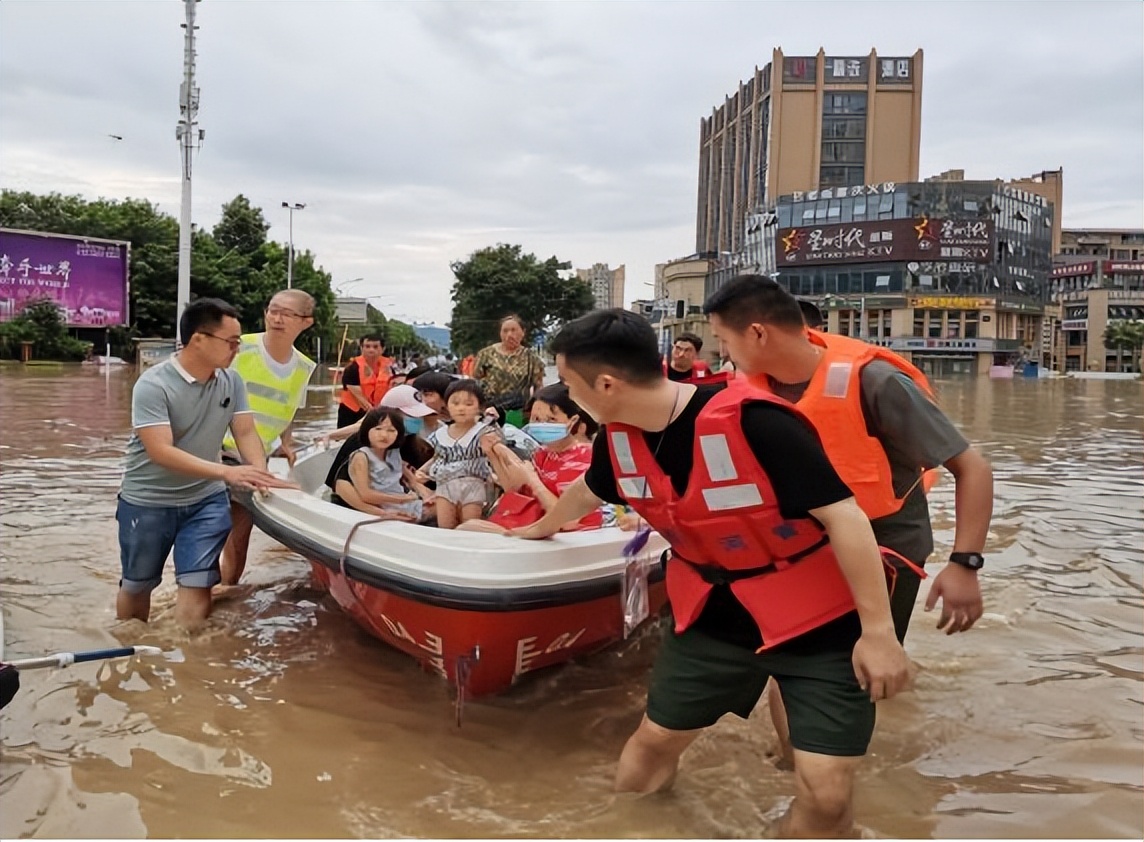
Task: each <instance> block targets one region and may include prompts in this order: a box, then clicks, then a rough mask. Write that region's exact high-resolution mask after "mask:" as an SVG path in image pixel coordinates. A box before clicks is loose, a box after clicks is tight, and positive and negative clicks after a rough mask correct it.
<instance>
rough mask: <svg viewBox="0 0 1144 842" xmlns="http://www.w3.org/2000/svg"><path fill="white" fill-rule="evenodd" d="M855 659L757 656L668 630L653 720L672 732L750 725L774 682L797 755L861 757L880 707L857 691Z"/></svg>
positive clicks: (837, 652) (846, 652) (841, 654)
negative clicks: (726, 723) (725, 720)
mask: <svg viewBox="0 0 1144 842" xmlns="http://www.w3.org/2000/svg"><path fill="white" fill-rule="evenodd" d="M851 651H852V650H851V649H850V648H847V647H835V648H828V649H823V650H815V651H810V652H807V651H798V650H795V651H784V648H783V647H778V648H777V649H775V651H773V652H764V653H762V654H756V653H755V652H753V651H752V650H751V649H749V648H746V647H743V646H736V645H734V644H731V643H725V642H723V641H721V640H716V639H715V638H713V637H711V636H710V635H707V634H704V633H703V632H699V631H695V630H694V629H688V630H687V631H685V632H684V633H683V634H679V635H677V634H675V632H674V630H673V629H672V628H671V627H670V626H669V627H668V628H667V633H666V635H665V637H664V641H663V648H662V649H661V650H660V653H659V656H658V657H657V658H656V662H655V667H654V669H653V670H652V676H651V686H650V688H649V689H648V701H647V715H648V718H649V719H650V720H651V721H652V722H654V723H655V724H656V725H659V726H661V727H663V728H668V729H670V730H673V731H690V730H693V729H696V728H706V727H708V726H710V725H714V724H715V723H716V722H717V721H718V720H719V719H720V718H721V717H722V716H723V715H724V714H727V713H733V714H735V715H736V716H739V717H742V718H743V719H746V718H747V717H748V716H750V715H751V711H752V710H754V708H755V705H756V704H758V701H759V697H760V696H761V695H762V692H763V688H764V687H765V686H766V683H767V679H768V678H770V677H771V676H774V677H775V678H776V679H777V680H778V681H779V682H780V683H781V686H782V699H783V704H784V706H785V707H786V711H787V718H788V720H789V721H790V737H791V744H792V745H793V746H794V747H795V748H796V749H799V750H800V751H808V752H813V753H815V754H827V755H832V756H836V757H860V756H862V755H864V754H865V753H866V748H867V747H868V746H869V744H870V735H871V734H873V732H874V703H873V702H872V701H870V696H869V694H868V693H866V692H865V691H863V690H862V688H861V687H859V686H858V679H857V677H856V676H855V675H854V665H853V664H852V663H851Z"/></svg>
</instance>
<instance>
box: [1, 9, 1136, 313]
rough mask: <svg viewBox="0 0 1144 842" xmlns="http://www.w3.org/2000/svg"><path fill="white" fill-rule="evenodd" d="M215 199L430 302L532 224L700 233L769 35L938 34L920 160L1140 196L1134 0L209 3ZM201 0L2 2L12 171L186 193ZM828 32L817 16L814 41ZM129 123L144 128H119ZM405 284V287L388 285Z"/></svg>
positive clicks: (886, 45)
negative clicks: (726, 112)
mask: <svg viewBox="0 0 1144 842" xmlns="http://www.w3.org/2000/svg"><path fill="white" fill-rule="evenodd" d="M198 12H199V24H200V30H199V36H200V42H199V84H200V86H201V88H202V111H201V114H200V121H201V124H202V126H203V128H204V129H206V132H207V137H206V143H205V145H204V147H203V149H202V152H201V153H200V155H199V156H198V159H197V161H196V169H195V218H196V221H197V222H199V223H200V224H203V225H208V226H209V225H212V224H213V223H214V221H215V220H216V219H217V216H218V208H219V206H220V205H221V204H222V203H223V202H224V201H226V200H228V199H229V198H231V197H232V196H234V195H235V194H236V193H239V192H241V193H244V194H246V195H247V196H249V197H250V198H251V200H252V201H254V202H256V203H257V204H259V205H261V206H262V207H263V208H264V209H265V211H266V214H267V217H268V219H269V220H270V221H271V222H272V224H273V226H274V227H273V228H272V231H271V234H272V236H274V237H276V238H278V239H280V240H284V239H285V237H286V213H285V211H283V210H281V208H280V204H281V202H282V201H283V200H289V201H300V202H306V203H307V208H306V210H304V211H302V212H301V213H297V214H295V220H294V222H295V226H294V227H295V243H296V245H297V246H298V247H299V248H309V249H311V250H312V251H314V252H315V253H316V254H317V255H318V256H319V258H320V260H321V262H322V263H323V264H324V265H325V267H326V268H327V269H329V270H331V271H332V272H333V273H334V275H335V279H336V280H341V281H344V280H348V279H349V278H354V277H359V276H361V277H365V278H367V279H368V283H362V284H357V285H355V287H354V288H353V289H354V291H355V292H365V293H369V294H379V295H383V296H385V297H384V298H383V299H381V301H380V303H381V304H382V306H383V308H384V309H387V310H389V311H391V312H403V313H405V314H406V315H407V316H410V317H419V318H435V319H437V320H445V319H447V318H448V315H449V310H450V305H449V300H448V295H449V289H450V286H451V282H452V276H451V274H450V272H449V262H450V261H451V260H455V259H461V258H464V257H466V256H467V255H468V254H469V253H470V252H472V251H473V250H475V249H477V248H480V247H482V246H486V245H491V244H493V243H496V242H519V243H521V244H522V245H524V247H525V248H526V249H528V250H530V251H534V252H536V253H537V254H538V255H539V256H541V257H547V256H549V255H551V254H556V255H557V256H559V257H561V258H562V259H566V260H571V261H573V263H574V264H575V265H577V266H585V265H590V264H591V263H593V262H596V261H604V262H609V263H611V264H612V265H613V266H615V265H617V264H619V263H626V264H627V265H628V277H629V279H630V280H629V289H628V294H629V297H633V296H638V295H645V294H646V293H647V289H646V288H644V287H643V286H642V282H645V281H650V280H651V278H652V272H653V267H654V264H655V263H656V262H660V261H663V260H666V259H670V258H672V257H677V256H680V255H684V254H687V253H689V252H690V251H691V250H692V248H693V244H694V218H695V193H696V178H697V173H696V166H697V158H698V155H697V153H698V135H699V121H700V119H701V118H702V117H704V116H707V115H708V114H710V113H711V109H712V107H713V106H716V105H718V104H720V103H721V102H722V101H723V98H724V97H725V96H726V95H727V94H729V93H731V92H732V91H734V90H735V87H736V85H737V84H738V82H739V81H740V80H741V79H745V78H747V77H748V76H749V75H750V74H751V72H752V70H753V68H754V67H755V66H762V65H763V64H765V63H767V62H768V61H769V60H770V57H771V49H772V47H773V46H776V45H781V46H782V47H783V48H784V50H785V51H786V52H787V54H788V55H789V54H798V53H801V54H808V55H809V54H813V53H814V52H816V51H817V49H818V47H819V46H824V47H825V48H826V49H827V51H828V52H831V53H836V54H864V53H866V52H868V51H869V49H870V47H871V46H876V47H877V48H878V50H879V52H880V53H882V54H898V55H902V54H909V53H912V52H913V51H914V50H915V49H916V48H917V47H919V46H920V47H922V48H924V49H925V51H926V56H925V94H924V103H923V130H922V173H923V175H926V174H932V173H935V172H938V171H940V170H943V169H947V168H950V167H959V168H964V169H965V170H966V171H967V174H968V175H969V176H970V177H979V178H993V177H1014V176H1021V175H1028V174H1030V173H1032V172H1036V171H1040V170H1041V169H1046V168H1055V167H1058V166H1063V167H1064V168H1065V191H1066V192H1065V196H1066V203H1065V209H1064V216H1065V222H1066V224H1069V225H1076V226H1080V225H1114V226H1122V227H1127V226H1139V225H1140V219H1141V217H1142V215H1144V199H1142V192H1144V190H1142V182H1144V164H1142V160H1141V159H1142V154H1141V147H1142V140H1144V137H1142V135H1144V131H1142V127H1144V83H1142V78H1141V76H1142V71H1141V68H1142V66H1144V49H1142V45H1141V39H1140V37H1139V33H1140V29H1141V23H1142V20H1144V12H1142V7H1141V6H1140V5H1138V4H1135V3H1099V2H1086V3H1084V4H1045V3H1039V4H1032V3H1001V2H993V3H966V2H958V3H927V4H919V3H885V4H881V3H859V2H854V3H843V4H833V3H778V2H773V3H750V4H748V3H615V4H605V3H560V4H557V3H523V4H517V3H432V2H420V3H395V2H394V3H366V2H324V3H302V2H293V3H287V2H259V3H222V2H215V1H214V0H203V2H202V3H201V4H200V5H199V8H198ZM181 20H182V4H181V3H177V2H173V0H172V1H171V2H166V3H135V2H94V0H92V1H91V2H85V3H71V4H57V3H35V2H22V0H7V2H4V3H2V4H0V183H2V184H3V185H4V186H7V187H14V188H19V189H29V190H35V191H48V190H60V191H64V192H81V193H84V194H86V195H90V196H98V195H105V196H127V195H132V196H145V197H148V198H151V199H153V200H155V201H157V202H159V203H160V205H161V207H163V208H164V209H165V210H167V211H169V212H172V213H177V211H178V199H179V192H178V191H179V164H178V149H177V146H176V144H175V140H174V125H175V121H176V120H177V118H178V112H177V97H178V85H179V81H180V71H181V60H182V31H181V29H180V28H179V24H180V22H181ZM808 33H812V34H813V39H814V40H808V37H810V35H808ZM108 133H114V134H121V135H123V136H124V137H125V140H124V141H123V142H121V143H118V142H115V141H112V140H111V139H109V138H107V137H106V135H107V134H108ZM391 302H392V303H391Z"/></svg>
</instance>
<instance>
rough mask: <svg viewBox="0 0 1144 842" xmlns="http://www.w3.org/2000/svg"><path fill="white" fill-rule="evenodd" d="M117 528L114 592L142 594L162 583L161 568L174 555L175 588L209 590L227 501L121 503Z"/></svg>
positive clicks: (226, 530) (216, 577)
mask: <svg viewBox="0 0 1144 842" xmlns="http://www.w3.org/2000/svg"><path fill="white" fill-rule="evenodd" d="M115 519H116V521H118V523H119V561H120V564H121V565H122V567H123V578H122V579H120V581H119V584H120V586H121V587H122V588H123V589H124V590H125V591H128V592H130V593H148V592H150V591H152V590H154V589H155V587H156V586H158V584H159V582H160V581H162V579H163V565H164V564H165V563H166V561H167V556H168V555H170V554H171V548H172V547H173V548H174V550H175V582H176V584H178V585H179V587H182V588H209V587H213V586H214V585H217V584H218V583H219V582H220V581H222V575H221V574H220V572H219V565H218V559H219V555H220V554H221V553H222V548H223V545H225V544H226V539H227V536H228V535H230V498H229V497H228V495H227V492H225V491H219V492H218V493H216V494H212V495H211V496H209V497H207V498H205V499H203V500H199V501H198V502H197V503H192V504H190V505H189V506H137V505H136V504H134V503H129V502H127V501H126V500H124V499H123V498H122V497H120V498H119V505H118V506H117V507H116V509H115Z"/></svg>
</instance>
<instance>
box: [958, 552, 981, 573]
mask: <svg viewBox="0 0 1144 842" xmlns="http://www.w3.org/2000/svg"><path fill="white" fill-rule="evenodd" d="M949 560H950V561H952V562H953V563H954V564H960V565H961V566H962V567H968V568H969V569H970V570H980V569H981V568H982V567H984V566H985V556H983V555H982V554H981V553H950V554H949Z"/></svg>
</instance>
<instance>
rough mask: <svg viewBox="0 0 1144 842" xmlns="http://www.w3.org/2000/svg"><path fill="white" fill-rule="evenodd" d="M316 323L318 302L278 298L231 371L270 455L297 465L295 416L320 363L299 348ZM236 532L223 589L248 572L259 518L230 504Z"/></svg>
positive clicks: (228, 451)
mask: <svg viewBox="0 0 1144 842" xmlns="http://www.w3.org/2000/svg"><path fill="white" fill-rule="evenodd" d="M313 323H314V299H313V298H312V297H311V296H310V294H309V293H308V292H305V291H304V290H300V289H284V290H282V291H280V292H278V293H275V295H274V297H273V298H271V299H270V304H269V305H268V306H267V308H266V330H265V332H263V333H247V334H245V335H243V337H242V346H241V347H240V349H239V351H238V354H237V356H235V358H234V362H233V363H232V364H231V369H233V370H234V371H236V372H238V374H239V376H240V377H242V382H243V383H244V384H245V385H246V394H247V399H248V400H249V402H250V409H251V411H252V413H253V414H254V428H255V430H257V431H258V438H259V439H260V440H261V441H262V447H263V450H264V452H265V453H266V455H267V456H269V455H270V454H273V453H275V452H278V451H281V453H282V455H283V456H285V457H286V459H287V461H289V463H290V464H291V465H293V464H294V439H293V436H292V435H291V428H292V426H293V423H294V413H295V412H297V411H298V409H300V408H301V407H304V406H305V405H306V385H307V384H308V383H309V382H310V375H312V374H313V373H314V368H315V363H314V362H313V360H311V359H310V358H309V357H307V356H306V355H305V354H303V353H302V352H301V351H299V350H298V349H297V348H295V347H294V343H295V342H296V341H297V339H298V337H299V336H300V335H301V334H302V332H303V331H304V330H306V328H308V327H309V326H310V325H312V324H313ZM234 444H235V443H234V440H233V439H232V438H231V437H229V436H228V437H227V439H226V441H225V442H224V445H223V446H224V448H225V451H224V454H223V459H224V461H237V460H236V459H235V454H234V453H233V450H234ZM230 517H231V520H232V521H233V524H234V525H233V527H232V528H231V531H230V538H228V539H227V542H226V548H225V549H224V550H223V553H222V584H223V585H237V584H238V580H239V579H240V578H242V572H243V570H245V569H246V555H247V552H248V550H249V548H250V533H251V530H253V529H254V519H253V518H252V517H251V514H250V511H249V510H248V509H246V507H244V506H242V505H241V504H240V503H238V502H237V501H232V502H231V507H230Z"/></svg>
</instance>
